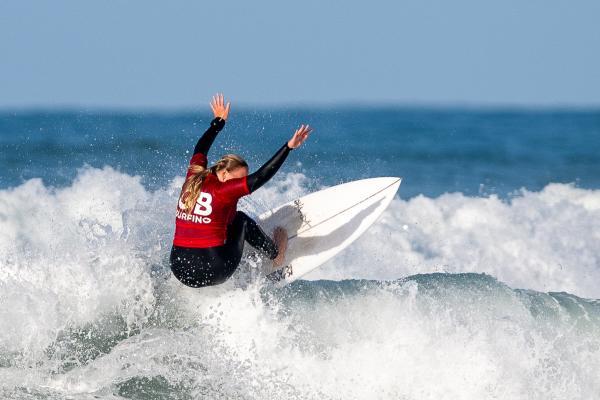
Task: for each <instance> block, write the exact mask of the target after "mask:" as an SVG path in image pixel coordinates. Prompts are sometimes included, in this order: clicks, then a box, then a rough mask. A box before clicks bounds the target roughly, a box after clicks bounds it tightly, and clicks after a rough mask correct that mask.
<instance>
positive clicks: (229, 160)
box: [180, 154, 248, 212]
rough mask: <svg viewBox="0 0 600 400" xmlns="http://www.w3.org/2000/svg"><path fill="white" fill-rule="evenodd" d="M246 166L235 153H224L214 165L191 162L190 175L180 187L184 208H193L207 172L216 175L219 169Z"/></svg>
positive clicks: (187, 209) (230, 169)
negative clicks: (206, 166)
mask: <svg viewBox="0 0 600 400" xmlns="http://www.w3.org/2000/svg"><path fill="white" fill-rule="evenodd" d="M240 167H243V168H248V163H246V161H245V160H244V159H243V158H242V157H240V156H238V155H237V154H226V155H224V156H223V157H221V159H220V160H219V161H217V162H216V164H215V165H213V166H211V167H209V168H204V167H203V166H201V165H198V164H192V165H190V166H189V168H188V170H189V171H190V172H191V174H190V176H189V177H188V178H187V179H186V180H185V183H184V184H183V187H182V188H181V197H180V198H181V202H182V203H183V204H184V206H185V207H184V210H185V211H188V212H189V211H190V210H192V209H193V207H194V205H195V204H196V201H197V200H198V196H199V195H200V189H202V183H203V182H204V179H206V177H207V176H208V174H211V173H212V174H214V175H216V174H217V172H219V171H221V170H226V171H233V170H235V169H237V168H240Z"/></svg>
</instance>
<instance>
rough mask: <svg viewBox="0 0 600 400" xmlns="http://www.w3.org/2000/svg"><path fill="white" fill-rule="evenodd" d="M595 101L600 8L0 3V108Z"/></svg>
mask: <svg viewBox="0 0 600 400" xmlns="http://www.w3.org/2000/svg"><path fill="white" fill-rule="evenodd" d="M216 90H222V91H224V92H225V93H226V94H227V95H228V96H229V97H231V98H232V99H233V100H234V101H236V102H237V104H257V103H260V104H290V103H303V104H312V103H314V104H322V103H331V102H361V103H387V102H399V103H451V104H456V103H469V104H490V103H491V104H526V105H600V1H598V0H570V1H566V0H564V1H553V0H544V1H542V0H502V1H487V0H452V1H450V0H439V1H433V0H410V1H403V0H397V1H393V0H390V1H380V0H369V1H366V0H365V1H350V0H348V1H326V0H322V1H313V0H302V1H293V2H292V1H284V0H279V1H275V0H274V1H260V0H254V1H252V0H245V1H216V0H215V1H211V2H207V1H200V0H198V1H160V2H158V1H148V0H146V1H133V0H129V1H110V0H106V1H91V0H90V1H84V0H73V1H66V0H54V1H42V0H40V1H30V0H15V1H11V0H2V1H1V2H0V107H23V106H43V107H53V106H82V107H94V106H109V107H119V106H127V107H190V106H197V105H199V104H201V105H205V103H206V102H207V101H208V98H209V97H210V95H211V94H212V93H213V92H214V91H216Z"/></svg>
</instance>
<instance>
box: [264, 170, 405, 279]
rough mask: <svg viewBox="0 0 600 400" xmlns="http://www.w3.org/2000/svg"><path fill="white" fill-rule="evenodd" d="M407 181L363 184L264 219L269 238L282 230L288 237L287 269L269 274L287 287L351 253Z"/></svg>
mask: <svg viewBox="0 0 600 400" xmlns="http://www.w3.org/2000/svg"><path fill="white" fill-rule="evenodd" d="M401 181H402V178H398V177H381V178H369V179H361V180H357V181H352V182H348V183H344V184H341V185H336V186H332V187H329V188H327V189H323V190H320V191H317V192H314V193H310V194H308V195H306V196H303V197H300V198H298V199H296V200H293V201H291V202H289V203H286V204H283V205H281V206H279V207H276V208H274V209H272V210H269V211H267V212H265V213H264V214H261V215H260V216H259V217H258V219H259V221H260V222H259V223H260V225H261V226H263V228H265V230H266V231H267V232H271V231H272V230H273V228H275V227H276V226H282V227H284V228H285V229H286V230H287V232H288V249H287V252H286V260H285V264H284V267H282V268H280V269H278V270H276V271H275V272H272V269H271V264H270V262H267V261H269V260H267V261H266V262H265V263H266V264H268V266H267V268H265V269H266V271H264V272H265V274H266V275H267V277H268V278H269V280H271V281H273V282H274V283H275V284H276V285H277V286H284V285H287V284H289V283H291V282H293V281H295V280H296V279H298V278H300V277H301V276H303V275H305V274H307V273H309V272H310V271H312V270H314V269H315V268H318V267H319V266H320V265H322V264H323V263H325V262H326V261H327V260H329V259H330V258H332V257H333V256H335V255H336V254H338V253H339V252H340V251H342V250H343V249H345V248H346V247H348V246H349V245H350V244H351V243H352V242H354V241H355V240H356V239H357V238H358V237H359V236H360V235H362V234H363V233H364V232H365V231H366V230H367V229H368V228H369V227H370V226H371V225H372V224H373V223H374V222H375V221H377V219H378V218H379V216H380V215H381V214H382V213H383V211H384V210H385V209H386V208H387V207H388V205H389V204H390V202H391V201H392V199H393V198H394V196H395V195H396V192H397V191H398V188H399V187H400V183H401Z"/></svg>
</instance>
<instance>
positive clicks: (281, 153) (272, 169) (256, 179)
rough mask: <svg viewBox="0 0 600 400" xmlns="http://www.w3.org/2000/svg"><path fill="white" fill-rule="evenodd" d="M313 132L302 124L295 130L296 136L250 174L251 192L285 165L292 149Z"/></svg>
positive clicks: (248, 178)
mask: <svg viewBox="0 0 600 400" xmlns="http://www.w3.org/2000/svg"><path fill="white" fill-rule="evenodd" d="M311 132H312V128H310V127H309V126H308V125H306V126H305V125H301V126H300V128H298V129H297V130H296V132H294V136H292V138H291V139H290V140H288V142H287V143H286V144H284V145H283V146H281V148H280V149H279V150H277V152H276V153H275V155H273V157H271V159H269V161H267V162H266V163H265V164H264V165H263V166H262V167H260V168H259V169H258V171H256V172H254V173H252V174H250V175H248V177H247V180H246V182H247V184H248V190H249V191H250V193H252V192H254V191H255V190H257V189H258V188H260V187H261V186H262V185H264V184H265V183H267V181H268V180H269V179H271V178H272V177H273V175H275V173H276V172H277V171H278V170H279V168H280V167H281V166H282V165H283V162H284V161H285V159H286V158H287V156H288V154H289V153H290V151H291V150H292V149H296V148H298V147H300V145H301V144H302V143H304V141H305V140H306V139H307V138H308V135H309V134H310V133H311Z"/></svg>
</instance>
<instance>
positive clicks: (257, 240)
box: [225, 211, 279, 260]
mask: <svg viewBox="0 0 600 400" xmlns="http://www.w3.org/2000/svg"><path fill="white" fill-rule="evenodd" d="M244 241H246V242H248V243H249V244H250V246H252V247H254V248H255V249H257V250H260V251H262V252H263V253H265V254H266V255H267V257H269V259H271V260H272V259H274V258H275V257H277V255H278V254H279V250H278V249H277V245H276V244H275V242H273V239H271V238H270V237H269V236H268V235H267V234H266V233H265V232H264V231H263V230H262V229H261V227H260V226H258V224H257V223H256V221H254V220H253V219H252V218H250V217H249V216H248V215H246V214H245V213H243V212H241V211H237V212H236V213H235V217H234V219H233V222H232V223H231V224H230V225H229V226H228V227H227V244H226V245H225V246H231V247H233V249H232V250H233V251H234V252H235V253H238V254H240V255H241V254H242V251H243V250H244Z"/></svg>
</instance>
